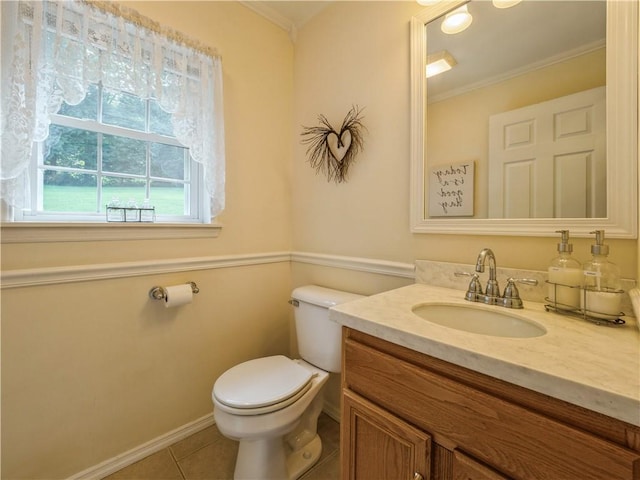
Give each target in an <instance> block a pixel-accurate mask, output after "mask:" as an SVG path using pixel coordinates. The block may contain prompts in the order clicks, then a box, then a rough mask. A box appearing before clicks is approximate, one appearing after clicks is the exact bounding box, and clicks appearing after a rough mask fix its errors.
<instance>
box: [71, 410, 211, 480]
mask: <svg viewBox="0 0 640 480" xmlns="http://www.w3.org/2000/svg"><path fill="white" fill-rule="evenodd" d="M213 424H215V421H214V419H213V413H210V414H208V415H205V416H204V417H201V418H198V419H197V420H194V421H193V422H190V423H187V424H186V425H183V426H182V427H178V428H176V429H175V430H172V431H170V432H167V433H165V434H164V435H160V436H159V437H156V438H154V439H153V440H151V441H149V442H146V443H143V444H142V445H139V446H137V447H135V448H133V449H131V450H129V451H128V452H124V453H122V454H120V455H117V456H115V457H113V458H110V459H109V460H105V461H104V462H102V463H99V464H98V465H95V466H93V467H90V468H88V469H86V470H83V471H82V472H79V473H76V474H75V475H72V476H71V477H69V478H68V480H85V479H86V480H88V479H93V480H95V479H96V478H104V477H106V476H107V475H111V474H112V473H115V472H117V471H118V470H122V469H123V468H124V467H128V466H129V465H131V464H133V463H135V462H137V461H139V460H142V459H143V458H145V457H148V456H149V455H152V454H154V453H156V452H159V451H160V450H162V449H164V448H167V447H168V446H170V445H173V444H174V443H176V442H179V441H180V440H183V439H185V438H187V437H188V436H190V435H193V434H194V433H196V432H199V431H200V430H204V429H205V428H207V427H209V426H211V425H213Z"/></svg>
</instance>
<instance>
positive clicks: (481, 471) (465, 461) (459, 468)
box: [453, 450, 509, 480]
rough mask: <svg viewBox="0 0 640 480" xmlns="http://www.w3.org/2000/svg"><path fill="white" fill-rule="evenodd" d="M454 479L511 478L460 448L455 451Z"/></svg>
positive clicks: (507, 479)
mask: <svg viewBox="0 0 640 480" xmlns="http://www.w3.org/2000/svg"><path fill="white" fill-rule="evenodd" d="M453 480H509V477H506V476H504V475H502V474H501V473H498V472H496V471H495V470H493V469H492V468H489V467H487V466H486V465H483V464H482V463H480V462H478V461H476V460H474V459H473V458H471V457H469V456H468V455H465V454H464V453H462V452H461V451H460V450H454V451H453Z"/></svg>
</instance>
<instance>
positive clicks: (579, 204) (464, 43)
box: [424, 0, 607, 218]
mask: <svg viewBox="0 0 640 480" xmlns="http://www.w3.org/2000/svg"><path fill="white" fill-rule="evenodd" d="M467 7H468V11H469V13H470V14H471V15H472V16H473V21H472V23H471V25H470V26H469V27H468V28H466V29H465V30H464V31H463V32H461V33H458V34H454V35H451V34H446V33H443V32H442V30H441V28H440V24H441V22H442V17H440V18H438V19H435V20H433V21H431V22H429V23H428V24H427V25H425V35H426V48H427V58H431V59H436V58H442V57H445V56H446V57H449V58H452V59H453V63H454V66H453V67H452V68H451V69H450V70H448V71H445V72H443V73H441V74H438V75H434V76H431V77H429V78H428V79H427V89H426V94H427V96H426V105H425V108H426V116H425V130H426V131H425V133H424V135H425V139H426V141H425V149H424V153H425V169H424V175H425V179H424V182H425V185H429V184H430V178H429V176H430V175H431V172H432V171H434V170H436V171H440V172H442V171H443V169H446V168H447V167H449V166H452V165H453V166H459V165H465V164H469V165H473V166H474V167H475V168H474V172H475V174H474V177H473V178H471V180H469V179H468V178H467V181H473V182H474V188H471V189H467V190H466V191H471V192H472V196H473V198H470V199H467V203H466V204H465V210H464V213H463V214H458V213H456V210H455V208H453V209H448V215H450V216H468V217H471V218H602V217H606V216H607V213H606V212H607V191H606V184H607V181H606V171H607V167H606V113H605V112H606V98H605V85H606V2H605V1H573V0H572V1H560V0H558V1H531V0H524V1H522V2H520V3H518V4H516V5H514V6H513V7H511V8H496V7H495V6H494V5H493V4H492V2H489V1H483V0H472V1H471V2H469V3H468V5H467ZM441 193H442V194H444V190H442V191H441ZM438 195H439V193H438V191H433V190H432V191H430V192H429V194H428V195H425V202H426V203H427V205H425V210H426V211H427V212H430V211H431V212H433V211H434V209H433V208H431V209H430V208H429V203H433V202H437V201H438V200H441V199H439V198H438ZM469 202H471V203H472V209H471V210H469ZM470 211H471V212H472V213H471V214H469V212H470ZM432 216H433V215H432Z"/></svg>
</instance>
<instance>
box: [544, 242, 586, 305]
mask: <svg viewBox="0 0 640 480" xmlns="http://www.w3.org/2000/svg"><path fill="white" fill-rule="evenodd" d="M556 233H560V234H561V235H562V238H561V241H560V243H558V256H557V257H556V258H554V259H553V260H551V263H550V264H549V269H548V274H549V287H548V298H549V302H551V304H552V305H553V306H554V307H555V308H558V309H561V310H577V309H578V308H580V286H581V285H582V265H581V264H580V262H579V261H578V260H576V259H575V258H573V257H572V256H571V252H572V251H573V245H572V244H571V243H569V230H557V231H556Z"/></svg>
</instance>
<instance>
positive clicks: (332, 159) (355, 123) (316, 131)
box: [302, 105, 366, 183]
mask: <svg viewBox="0 0 640 480" xmlns="http://www.w3.org/2000/svg"><path fill="white" fill-rule="evenodd" d="M361 113H362V111H361V110H360V109H359V108H358V106H357V105H356V106H354V107H351V110H349V113H347V116H346V117H345V118H344V121H343V122H342V126H341V127H340V132H336V131H335V130H334V129H333V127H332V126H331V124H330V123H329V121H328V120H327V118H326V117H325V116H324V115H319V116H318V120H319V121H320V124H321V125H319V126H317V127H304V126H303V131H302V137H303V140H302V143H304V144H308V145H309V146H308V147H307V155H309V163H310V164H311V166H312V167H313V168H315V169H316V173H319V172H321V171H322V172H324V173H325V174H326V175H327V181H329V182H330V181H331V180H333V181H335V182H336V183H342V182H344V181H345V180H346V178H347V171H348V170H349V166H350V165H351V163H352V162H353V160H354V159H355V156H356V155H357V153H358V152H359V151H360V150H361V149H362V146H363V139H362V130H366V127H365V126H364V125H363V124H362V121H361V120H362V115H361Z"/></svg>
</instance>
